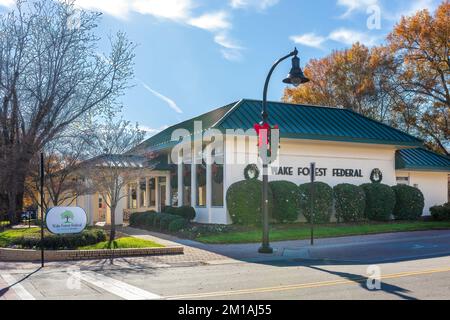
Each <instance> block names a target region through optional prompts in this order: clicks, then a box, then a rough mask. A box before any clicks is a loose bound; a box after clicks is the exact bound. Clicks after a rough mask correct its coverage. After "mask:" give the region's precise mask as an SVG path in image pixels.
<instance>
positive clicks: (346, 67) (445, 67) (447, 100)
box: [284, 0, 450, 155]
mask: <svg viewBox="0 0 450 320" xmlns="http://www.w3.org/2000/svg"><path fill="white" fill-rule="evenodd" d="M449 47H450V1H448V0H446V1H444V2H443V3H442V4H441V5H440V6H439V8H438V9H437V10H436V12H435V13H434V15H431V14H430V13H429V12H428V11H427V10H423V11H419V12H417V13H416V14H415V15H413V16H411V17H403V18H402V19H401V21H400V22H399V23H398V24H397V25H396V26H395V27H394V30H393V31H392V32H391V33H390V34H389V36H388V38H387V42H386V44H385V45H383V46H379V47H373V48H367V47H366V46H364V45H362V44H359V43H355V44H354V45H353V46H352V47H351V48H349V49H346V50H339V51H334V52H333V53H332V54H330V55H329V56H327V57H325V58H322V59H313V60H311V61H309V63H308V64H307V66H306V67H305V74H306V76H307V77H308V78H310V79H311V82H310V83H308V84H306V85H303V86H301V87H298V88H293V89H290V88H287V89H286V90H285V92H284V100H285V101H288V102H295V103H307V104H317V105H329V106H337V107H341V108H348V109H351V110H354V111H356V112H358V113H361V114H363V115H365V116H368V117H371V118H374V119H376V120H379V121H382V122H385V123H387V124H389V125H392V126H394V127H398V128H400V129H402V130H405V131H406V132H408V133H411V134H414V135H416V136H419V137H420V138H422V139H423V140H424V141H425V142H426V143H427V144H428V145H429V146H430V147H431V148H433V149H435V150H436V151H439V152H441V153H444V154H447V155H448V148H449V145H450V141H449V133H450V131H449V109H450V92H449V89H450V88H449V87H450V76H449V75H450V56H449Z"/></svg>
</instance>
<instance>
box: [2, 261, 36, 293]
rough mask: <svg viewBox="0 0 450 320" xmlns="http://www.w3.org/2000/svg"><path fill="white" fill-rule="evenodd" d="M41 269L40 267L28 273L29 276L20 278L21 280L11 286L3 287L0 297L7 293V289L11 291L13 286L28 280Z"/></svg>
mask: <svg viewBox="0 0 450 320" xmlns="http://www.w3.org/2000/svg"><path fill="white" fill-rule="evenodd" d="M41 269H42V267H39V268H37V269H36V270H34V271H33V272H30V273H29V274H27V275H25V276H24V277H22V279H20V280H18V281H16V282H15V283H13V284H11V285H9V286H7V287H5V288H2V289H0V297H2V296H4V295H5V294H6V293H7V292H8V291H9V289H11V288H12V287H14V286H15V285H17V284H19V283H21V282H22V281H24V280H26V279H28V278H29V277H31V276H32V275H33V274H35V273H37V272H39V271H40V270H41Z"/></svg>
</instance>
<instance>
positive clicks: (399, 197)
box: [392, 185, 425, 220]
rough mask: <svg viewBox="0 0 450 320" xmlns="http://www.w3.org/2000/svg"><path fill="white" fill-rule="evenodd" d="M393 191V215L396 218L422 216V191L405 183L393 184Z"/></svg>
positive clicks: (408, 218) (423, 204)
mask: <svg viewBox="0 0 450 320" xmlns="http://www.w3.org/2000/svg"><path fill="white" fill-rule="evenodd" d="M392 190H394V192H395V207H394V211H393V214H394V217H395V219H397V220H417V219H419V218H420V217H421V216H422V213H423V208H424V206H425V200H424V197H423V194H422V192H421V191H420V190H419V189H417V188H414V187H411V186H407V185H397V186H393V187H392Z"/></svg>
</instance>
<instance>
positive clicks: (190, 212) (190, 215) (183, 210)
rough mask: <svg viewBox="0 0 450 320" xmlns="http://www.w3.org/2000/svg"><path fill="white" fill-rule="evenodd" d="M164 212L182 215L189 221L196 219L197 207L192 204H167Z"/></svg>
mask: <svg viewBox="0 0 450 320" xmlns="http://www.w3.org/2000/svg"><path fill="white" fill-rule="evenodd" d="M164 213H169V214H174V215H177V216H180V217H182V218H184V219H186V220H188V221H192V220H194V219H195V209H194V208H193V207H191V206H181V207H172V206H167V207H166V208H165V209H164Z"/></svg>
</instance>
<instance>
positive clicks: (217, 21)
mask: <svg viewBox="0 0 450 320" xmlns="http://www.w3.org/2000/svg"><path fill="white" fill-rule="evenodd" d="M188 23H189V24H190V25H192V26H194V27H197V28H200V29H204V30H208V31H216V30H223V29H229V28H230V27H231V23H230V21H229V17H228V13H226V12H225V11H218V12H212V13H206V14H204V15H201V16H199V17H197V18H192V19H190V20H189V22H188Z"/></svg>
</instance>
